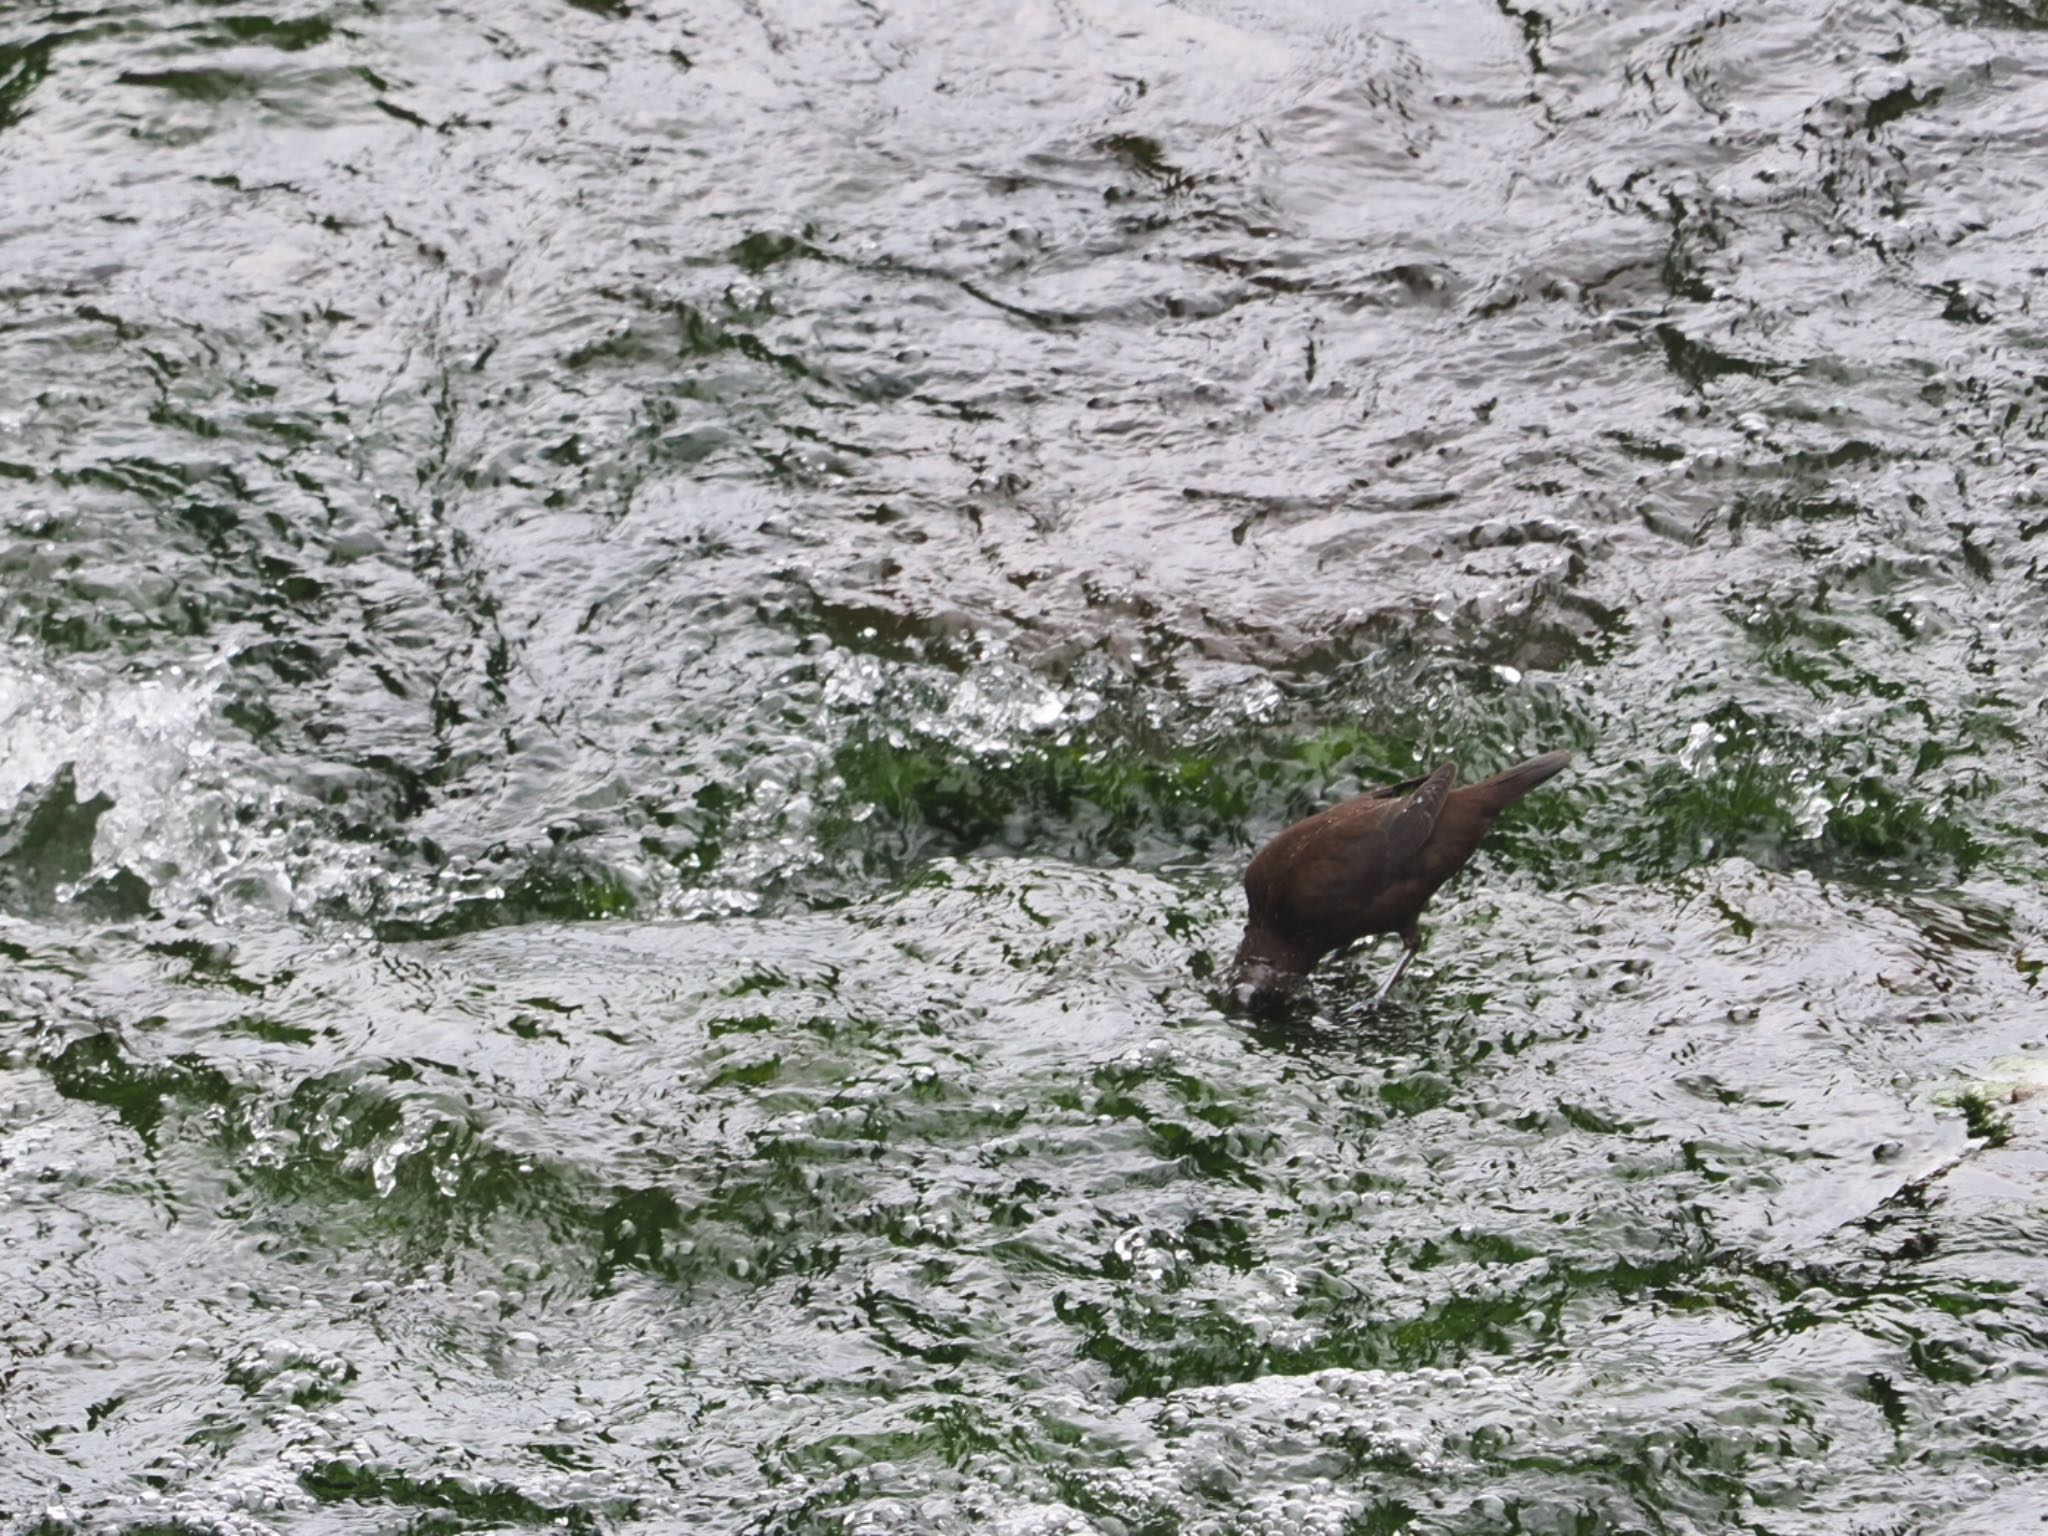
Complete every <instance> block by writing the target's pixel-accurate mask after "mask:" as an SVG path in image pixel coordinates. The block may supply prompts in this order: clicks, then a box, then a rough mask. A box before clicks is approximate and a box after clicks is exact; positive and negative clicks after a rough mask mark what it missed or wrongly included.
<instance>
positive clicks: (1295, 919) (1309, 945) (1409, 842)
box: [1226, 752, 1572, 1013]
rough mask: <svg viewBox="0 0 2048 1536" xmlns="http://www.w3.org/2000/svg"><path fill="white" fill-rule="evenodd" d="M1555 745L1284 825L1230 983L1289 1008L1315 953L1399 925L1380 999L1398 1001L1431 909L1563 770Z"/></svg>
mask: <svg viewBox="0 0 2048 1536" xmlns="http://www.w3.org/2000/svg"><path fill="white" fill-rule="evenodd" d="M1571 760H1572V755H1571V753H1569V752H1546V753H1544V754H1543V755H1542V756H1540V757H1532V758H1530V759H1529V760H1528V761H1527V762H1522V763H1517V764H1515V766H1514V767H1512V768H1506V769H1503V770H1502V771H1501V772H1499V773H1496V774H1495V775H1494V776H1493V777H1492V778H1490V779H1481V780H1480V781H1479V782H1478V783H1477V784H1467V785H1465V786H1464V787H1463V788H1461V789H1454V788H1453V787H1452V786H1453V785H1454V784H1455V783H1456V782H1457V778H1458V766H1457V764H1455V763H1442V764H1439V765H1438V767H1437V769H1436V771H1435V772H1433V773H1431V774H1429V775H1427V776H1426V777H1424V778H1420V779H1409V780H1407V781H1406V782H1404V783H1400V784H1388V785H1384V786H1382V787H1381V788H1379V789H1369V790H1367V791H1366V792H1365V793H1364V794H1362V795H1356V796H1353V797H1352V798H1351V799H1349V800H1346V801H1343V802H1342V803H1340V804H1337V805H1333V806H1331V807H1330V808H1329V809H1328V810H1324V811H1318V812H1317V813H1316V814H1315V815H1313V816H1310V817H1309V818H1307V819H1306V820H1304V821H1297V822H1296V823H1295V824H1294V825H1293V826H1291V827H1288V828H1286V829H1285V830H1284V831H1282V832H1279V833H1277V834H1275V836H1274V837H1273V840H1272V841H1271V842H1269V843H1267V844H1266V846H1265V847H1263V848H1261V849H1260V850H1259V852H1258V854H1257V856H1256V857H1255V858H1253V860H1252V861H1251V864H1250V865H1249V866H1248V867H1247V868H1246V870H1245V872H1244V892H1245V899H1246V904H1247V906H1248V908H1249V910H1248V912H1247V914H1246V919H1245V926H1244V939H1243V942H1241V943H1240V944H1239V945H1238V946H1237V958H1236V959H1235V960H1234V961H1232V962H1231V967H1230V971H1229V972H1228V974H1227V977H1226V982H1227V984H1228V988H1229V993H1230V997H1231V999H1232V1001H1234V1002H1235V1003H1236V1004H1237V1005H1238V1007H1240V1008H1242V1009H1244V1010H1246V1011H1247V1012H1251V1013H1270V1012H1274V1011H1277V1010H1278V1009H1280V1008H1282V1007H1284V1006H1285V1005H1286V1003H1287V1002H1288V1000H1289V999H1290V998H1292V997H1293V996H1294V994H1295V993H1296V992H1298V991H1299V990H1300V989H1301V986H1302V983H1304V982H1305V981H1307V979H1308V973H1309V972H1310V971H1312V970H1314V969H1315V966H1316V962H1318V961H1319V960H1321V959H1322V958H1323V957H1324V956H1326V955H1328V954H1330V953H1331V952H1332V951H1335V950H1340V949H1344V948H1346V947H1347V946H1349V945H1351V944H1353V943H1355V942H1357V941H1358V940H1359V939H1362V938H1364V937H1365V936H1366V935H1367V934H1377V933H1398V934H1399V935H1400V936H1401V944H1402V954H1401V961H1400V963H1399V964H1398V965H1396V966H1395V967H1394V974H1393V975H1391V976H1389V977H1388V978H1387V979H1386V983H1385V984H1384V985H1383V986H1382V987H1381V988H1380V990H1379V993H1378V995H1377V996H1375V997H1374V998H1373V1000H1372V1005H1371V1006H1373V1007H1374V1008H1377V1007H1379V1006H1380V1005H1381V1004H1382V1003H1384V1002H1385V1001H1386V999H1387V994H1388V993H1389V992H1391V991H1393V990H1394V983H1395V982H1397V981H1399V980H1400V979H1401V973H1402V972H1403V971H1405V970H1407V969H1408V962H1409V961H1411V960H1413V959H1414V958H1415V951H1416V950H1417V949H1419V948H1421V946H1422V928H1421V926H1420V921H1421V917H1422V909H1423V908H1424V907H1425V906H1427V905H1428V904H1429V898H1430V897H1432V896H1434V895H1435V894H1436V891H1437V887H1438V886H1440V885H1442V884H1443V883H1444V882H1445V881H1446V880H1448V879H1450V878H1451V876H1452V875H1455V874H1456V873H1457V872H1458V871H1459V870H1460V869H1462V868H1463V867H1464V865H1465V861H1466V860H1467V859H1469V858H1471V857H1472V855H1473V853H1474V851H1475V850H1477V848H1478V847H1479V843H1480V840H1481V839H1482V838H1484V837H1485V836H1486V834H1487V833H1488V832H1490V831H1492V830H1493V824H1494V821H1495V820H1496V819H1497V818H1498V817H1499V815H1500V813H1501V812H1502V811H1504V810H1506V809H1507V808H1508V807H1509V806H1511V805H1513V804H1514V803H1515V802H1516V801H1517V800H1519V799H1521V798H1522V796H1524V795H1526V794H1528V793H1529V791H1530V790H1532V789H1534V788H1535V787H1536V786H1537V785H1539V784H1541V783H1542V782H1543V781H1544V780H1546V779H1548V778H1549V777H1550V776H1551V775H1552V774H1555V773H1556V772H1558V771H1559V770H1560V769H1562V768H1563V767H1564V766H1565V765H1566V764H1567V763H1569V762H1570V761H1571Z"/></svg>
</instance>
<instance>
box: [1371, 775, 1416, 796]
mask: <svg viewBox="0 0 2048 1536" xmlns="http://www.w3.org/2000/svg"><path fill="white" fill-rule="evenodd" d="M1428 782H1429V775H1428V774H1424V775H1423V776H1422V777H1421V778H1419V779H1403V780H1402V781H1401V782H1400V783H1398V784H1382V785H1381V786H1380V787H1379V788H1378V789H1368V790H1364V791H1362V792H1361V793H1360V794H1359V797H1358V798H1359V799H1361V800H1398V799H1400V798H1401V796H1403V795H1405V794H1409V793H1411V792H1412V791H1414V790H1418V789H1420V788H1422V786H1423V785H1425V784H1427V783H1428Z"/></svg>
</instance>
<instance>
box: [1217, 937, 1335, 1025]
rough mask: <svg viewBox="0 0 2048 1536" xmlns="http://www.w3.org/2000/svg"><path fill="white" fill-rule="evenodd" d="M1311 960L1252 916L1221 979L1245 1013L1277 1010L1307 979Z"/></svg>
mask: <svg viewBox="0 0 2048 1536" xmlns="http://www.w3.org/2000/svg"><path fill="white" fill-rule="evenodd" d="M1313 963H1314V962H1313V960H1312V959H1311V958H1310V957H1309V956H1307V955H1304V954H1302V953H1301V952H1300V951H1299V950H1298V949H1297V948H1296V947H1295V946H1294V945H1291V944H1289V943H1287V942H1286V941H1285V940H1284V939H1281V938H1280V937H1279V936H1278V935H1277V934H1275V933H1273V932H1272V931H1271V930H1270V929H1268V928H1266V927H1265V926H1264V925H1263V924H1261V923H1260V922H1259V921H1258V919H1256V918H1254V919H1253V920H1252V921H1251V922H1250V923H1249V924H1247V925H1246V927H1245V931H1244V942H1243V943H1241V944H1239V945H1238V946H1237V958H1236V959H1234V960H1232V961H1231V962H1230V969H1229V971H1228V972H1226V973H1225V975H1224V983H1225V985H1227V986H1228V987H1229V989H1230V1000H1231V1001H1232V1002H1233V1003H1235V1004H1236V1005H1237V1006H1238V1007H1239V1008H1241V1009H1243V1010H1244V1011H1245V1012H1246V1013H1277V1012H1278V1011H1279V1010H1280V1009H1282V1008H1285V1007H1286V1006H1287V1004H1288V1002H1289V1001H1290V1000H1292V998H1293V997H1294V994H1295V993H1297V992H1299V991H1300V990H1301V986H1302V983H1303V982H1305V981H1307V980H1308V972H1309V967H1310V965H1312V964H1313Z"/></svg>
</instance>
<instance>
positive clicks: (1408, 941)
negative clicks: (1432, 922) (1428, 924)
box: [1372, 923, 1422, 1008]
mask: <svg viewBox="0 0 2048 1536" xmlns="http://www.w3.org/2000/svg"><path fill="white" fill-rule="evenodd" d="M1420 948H1422V930H1421V929H1420V928H1419V927H1417V926H1416V925H1415V924H1414V923H1410V924H1409V925H1408V926H1407V927H1406V928H1403V929H1402V930H1401V963H1400V964H1399V965H1397V966H1395V967H1394V974H1393V975H1391V976H1389V977H1388V978H1387V979H1386V982H1385V984H1384V985H1382V986H1381V988H1380V990H1379V995H1378V996H1376V997H1375V998H1373V1000H1372V1006H1373V1007H1375V1008H1377V1007H1379V1005H1380V1004H1381V1003H1384V1002H1385V1001H1386V1000H1387V994H1388V993H1389V992H1391V991H1393V990H1394V983H1395V982H1397V981H1399V980H1400V979H1401V973H1402V972H1403V971H1405V970H1407V969H1408V962H1409V961H1410V960H1413V959H1414V958H1415V951H1417V950H1418V949H1420Z"/></svg>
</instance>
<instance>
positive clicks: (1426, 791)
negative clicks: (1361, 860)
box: [1359, 763, 1458, 870]
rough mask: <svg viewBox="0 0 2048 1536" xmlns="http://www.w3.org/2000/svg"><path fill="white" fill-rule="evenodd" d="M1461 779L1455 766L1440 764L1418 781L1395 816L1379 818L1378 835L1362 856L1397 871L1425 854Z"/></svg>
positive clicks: (1362, 852) (1370, 842) (1386, 868)
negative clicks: (1453, 786)
mask: <svg viewBox="0 0 2048 1536" xmlns="http://www.w3.org/2000/svg"><path fill="white" fill-rule="evenodd" d="M1457 776H1458V769H1457V765H1456V764H1455V763H1443V764H1440V765H1439V766H1438V768H1437V770H1436V772H1435V773H1432V774H1431V775H1430V776H1429V777H1428V778H1426V779H1422V780H1419V781H1418V782H1417V785H1416V789H1415V793H1414V794H1412V795H1410V796H1409V797H1408V799H1407V802H1406V803H1405V804H1404V805H1402V806H1401V808H1400V809H1399V810H1397V811H1394V812H1393V813H1392V814H1390V815H1387V816H1383V817H1382V818H1380V825H1379V835H1378V836H1377V837H1374V838H1370V839H1368V840H1367V846H1366V847H1365V848H1362V849H1360V850H1359V851H1360V853H1361V854H1363V855H1364V856H1365V858H1366V859H1369V860H1370V861H1371V862H1372V863H1373V864H1374V865H1377V866H1378V867H1379V868H1380V869H1384V870H1392V869H1398V868H1400V866H1401V865H1403V864H1405V863H1407V862H1408V861H1409V860H1410V859H1412V858H1414V857H1415V855H1416V854H1417V853H1419V852H1421V851H1422V845H1423V844H1424V843H1426V842H1428V841H1429V834H1430V833H1432V832H1434V831H1435V830H1436V819H1437V817H1438V816H1440V815H1441V814H1443V808H1444V801H1445V800H1447V799H1448V798H1450V793H1451V781H1452V780H1453V779H1455V778H1457Z"/></svg>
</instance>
